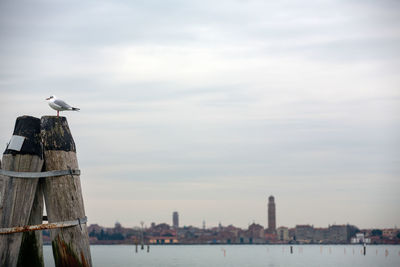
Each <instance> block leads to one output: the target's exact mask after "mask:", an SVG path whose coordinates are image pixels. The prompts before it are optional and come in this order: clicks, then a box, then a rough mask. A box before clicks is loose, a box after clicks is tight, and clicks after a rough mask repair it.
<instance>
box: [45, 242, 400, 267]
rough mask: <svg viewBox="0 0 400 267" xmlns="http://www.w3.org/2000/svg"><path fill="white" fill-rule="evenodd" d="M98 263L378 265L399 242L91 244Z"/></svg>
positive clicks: (390, 260)
mask: <svg viewBox="0 0 400 267" xmlns="http://www.w3.org/2000/svg"><path fill="white" fill-rule="evenodd" d="M43 250H44V259H45V266H46V267H47V266H49V267H50V266H54V260H53V254H52V250H51V246H44V249H43ZM90 250H91V254H92V260H93V265H94V266H97V267H113V266H115V267H131V266H145V267H155V266H157V267H158V266H160V267H172V266H173V267H181V266H182V267H188V266H193V267H203V266H204V267H209V266H229V267H236V266H237V267H246V266H248V267H257V266H263V267H284V266H294V267H310V266H318V267H320V266H332V267H337V266H340V267H357V266H359V267H376V266H388V267H393V266H400V246H391V245H369V246H367V247H366V255H364V253H363V246H361V245H323V246H320V245H293V250H292V253H291V251H290V245H169V246H168V245H164V246H162V245H158V246H150V251H149V252H147V247H145V248H144V250H141V249H140V246H139V247H138V252H137V253H136V252H135V246H127V245H94V246H91V247H90Z"/></svg>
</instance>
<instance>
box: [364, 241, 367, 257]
mask: <svg viewBox="0 0 400 267" xmlns="http://www.w3.org/2000/svg"><path fill="white" fill-rule="evenodd" d="M363 249H364V251H363V254H364V256H365V255H366V254H367V246H366V245H365V243H364V248H363Z"/></svg>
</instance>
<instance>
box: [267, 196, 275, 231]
mask: <svg viewBox="0 0 400 267" xmlns="http://www.w3.org/2000/svg"><path fill="white" fill-rule="evenodd" d="M268 232H269V233H275V232H276V217H275V199H274V197H273V196H270V197H269V198H268Z"/></svg>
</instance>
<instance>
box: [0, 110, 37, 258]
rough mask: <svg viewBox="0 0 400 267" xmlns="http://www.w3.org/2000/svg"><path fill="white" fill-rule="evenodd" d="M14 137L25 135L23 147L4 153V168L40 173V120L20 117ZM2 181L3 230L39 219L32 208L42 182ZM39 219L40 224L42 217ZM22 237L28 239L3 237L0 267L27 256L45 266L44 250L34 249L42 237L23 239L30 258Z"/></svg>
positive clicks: (17, 235) (0, 214) (0, 218)
mask: <svg viewBox="0 0 400 267" xmlns="http://www.w3.org/2000/svg"><path fill="white" fill-rule="evenodd" d="M13 135H14V136H22V137H23V143H22V146H18V145H14V146H13V145H12V143H13V142H10V144H9V146H8V147H7V149H6V151H5V152H4V154H3V160H2V167H3V169H4V170H9V171H18V172H40V171H41V170H42V166H43V157H42V146H41V143H40V119H38V118H34V117H30V116H22V117H18V118H17V120H16V123H15V127H14V133H13ZM14 136H13V138H12V140H14V141H15V140H16V139H18V138H20V137H16V138H14ZM20 139H22V138H20ZM16 143H18V142H16ZM14 144H15V143H14ZM1 180H2V181H1V182H0V186H2V187H3V188H0V192H2V199H1V200H0V202H1V204H2V205H1V206H2V208H0V228H8V227H15V226H25V225H27V224H29V223H30V218H31V219H32V221H33V220H34V219H38V218H33V217H32V216H33V214H32V213H31V209H32V206H33V203H34V198H35V195H36V188H37V184H38V180H39V179H38V178H35V179H32V178H30V179H24V178H10V177H7V176H2V177H1ZM31 215H32V216H31ZM39 218H40V222H41V218H42V214H40V216H39ZM23 236H24V237H25V235H24V234H23V233H14V234H8V235H0V255H1V262H0V266H17V263H18V262H24V260H25V259H26V257H29V262H30V264H29V266H43V255H42V250H41V249H36V250H35V249H33V248H35V247H36V248H38V247H39V246H41V240H40V234H39V235H35V234H34V235H33V236H32V238H30V239H29V240H28V239H25V238H24V247H25V248H27V249H28V250H30V253H29V255H27V254H25V253H22V254H20V248H21V242H22V239H23V238H22V237H23Z"/></svg>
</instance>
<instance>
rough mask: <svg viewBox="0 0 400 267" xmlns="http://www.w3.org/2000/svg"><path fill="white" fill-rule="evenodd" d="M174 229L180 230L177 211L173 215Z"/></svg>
mask: <svg viewBox="0 0 400 267" xmlns="http://www.w3.org/2000/svg"><path fill="white" fill-rule="evenodd" d="M172 227H173V228H175V229H178V228H179V214H178V212H177V211H174V212H173V213H172Z"/></svg>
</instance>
